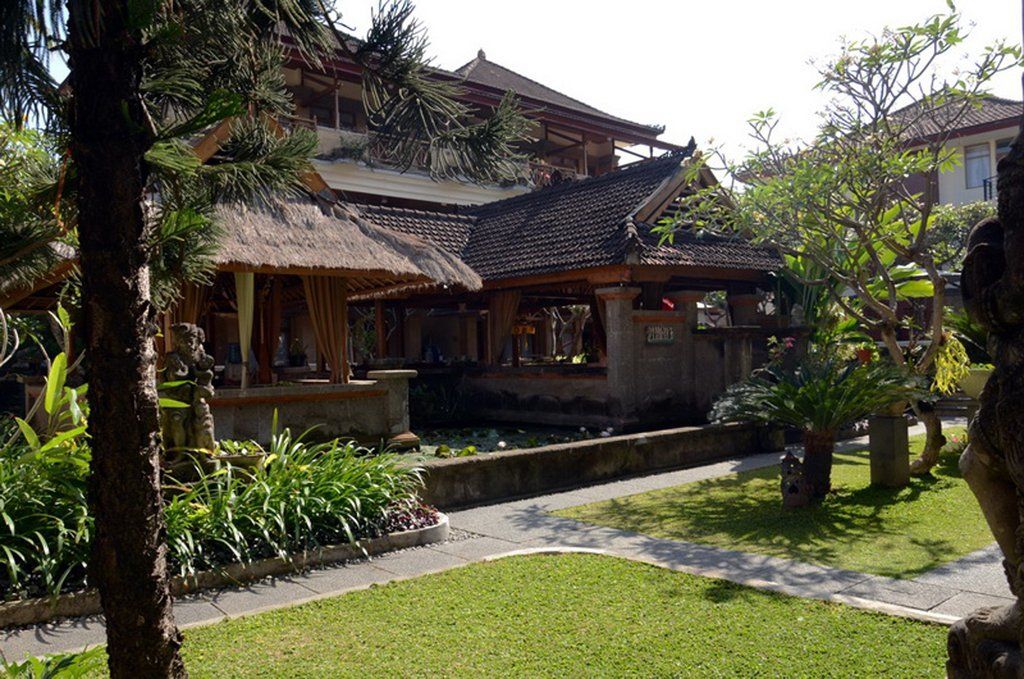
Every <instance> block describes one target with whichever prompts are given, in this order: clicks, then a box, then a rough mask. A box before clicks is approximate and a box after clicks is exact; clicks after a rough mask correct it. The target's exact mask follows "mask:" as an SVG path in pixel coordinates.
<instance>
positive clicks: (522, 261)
mask: <svg viewBox="0 0 1024 679" xmlns="http://www.w3.org/2000/svg"><path fill="white" fill-rule="evenodd" d="M681 161H682V157H681V156H680V155H679V154H667V155H665V156H662V157H660V158H656V159H654V160H648V161H644V162H639V163H633V164H632V165H628V166H626V167H624V168H623V169H621V170H618V171H615V172H609V173H606V174H603V175H600V176H598V177H593V178H590V179H584V180H581V181H576V182H566V183H563V184H558V185H556V186H552V187H549V188H544V189H541V190H539V191H534V192H533V193H527V194H523V195H521V196H516V197H514V198H506V199H505V200H500V201H496V202H494V203H486V204H484V205H480V206H477V207H474V208H471V209H470V210H468V211H467V212H469V213H470V214H473V215H475V216H476V217H477V218H478V221H477V225H476V226H475V227H474V229H473V232H472V234H471V236H470V239H469V243H468V245H467V246H466V249H465V251H464V253H463V259H464V260H465V261H466V263H468V264H469V265H470V266H471V267H473V269H474V270H476V272H477V273H479V274H480V276H481V277H482V278H485V279H495V278H515V277H519V276H530V275H535V274H542V273H550V272H554V271H564V270H571V269H583V268H589V267H594V266H604V265H607V264H623V263H625V262H626V259H627V255H628V251H629V250H628V249H629V246H630V244H629V236H628V233H627V231H626V218H627V217H629V216H630V215H632V214H633V213H634V212H635V211H636V210H637V209H639V208H640V207H641V206H642V205H643V204H644V203H646V202H647V199H648V198H649V197H650V196H651V194H653V193H654V192H655V191H656V190H657V189H658V188H659V187H660V186H661V185H662V183H663V182H665V181H666V180H668V179H670V178H671V177H673V176H675V175H676V173H677V172H679V166H680V163H681Z"/></svg>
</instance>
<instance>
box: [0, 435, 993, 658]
mask: <svg viewBox="0 0 1024 679" xmlns="http://www.w3.org/2000/svg"><path fill="white" fill-rule="evenodd" d="M962 423H963V422H962V421H961V422H960V424H962ZM951 424H956V422H955V421H951ZM921 432H923V428H921V427H920V426H918V427H914V428H912V429H911V434H916V433H921ZM866 443H867V439H866V437H864V438H861V439H854V440H851V441H847V442H844V443H843V444H841V449H858V448H859V449H862V448H863V446H864V445H865V444H866ZM778 459H779V455H778V454H777V453H770V454H763V455H756V456H752V457H746V458H740V459H733V460H724V461H721V462H716V463H713V464H708V465H703V466H700V467H694V468H691V469H683V470H679V471H673V472H668V473H663V474H654V475H650V476H644V477H638V478H632V479H625V480H621V481H614V482H611V483H604V484H600V485H595V486H588V487H585V488H578V489H575V490H571V491H567V492H562V493H553V494H550V495H544V496H541V497H534V498H528V499H523V500H515V501H512V502H505V503H501V504H496V505H489V506H485V507H477V508H473V509H467V510H462V511H457V512H453V513H451V514H450V515H449V518H450V521H451V526H452V528H453V534H454V535H453V539H452V540H450V541H448V542H445V543H442V544H436V545H430V546H427V547H421V548H416V549H410V550H404V551H400V552H393V553H390V554H386V555H383V556H380V557H376V558H373V559H370V560H365V561H360V562H357V563H350V564H346V565H342V566H335V567H330V568H325V569H321V570H315V571H311V572H308V573H304V574H300V575H295V576H293V577H288V578H276V579H271V580H265V581H262V582H259V583H256V584H253V585H252V586H250V587H247V588H245V589H233V590H224V591H219V592H207V593H201V594H197V595H195V596H191V597H187V598H183V599H180V600H178V601H176V602H175V606H174V609H175V611H174V612H175V617H176V619H177V621H178V623H179V625H181V626H182V627H184V628H187V627H190V626H195V625H204V624H210V623H213V622H217V621H219V620H223V619H225V618H233V617H237V616H241V615H249V614H252V613H257V612H260V611H265V610H270V609H274V608H281V607H286V606H294V605H297V604H300V603H303V602H305V601H311V600H314V599H319V598H324V597H328V596H336V595H339V594H342V593H344V592H347V591H351V590H355V589H362V588H365V587H369V586H371V585H374V584H381V583H385V582H390V581H393V580H400V579H404V578H411V577H417V576H420V575H424V574H427V573H433V572H437V571H442V570H447V569H449V568H454V567H457V566H461V565H464V564H467V563H470V562H473V561H479V560H483V559H489V558H497V557H501V556H506V555H508V554H513V553H516V554H519V553H523V552H529V551H536V552H545V551H565V550H593V551H599V552H602V553H607V554H612V555H615V556H621V557H625V558H629V559H635V560H639V561H644V562H648V563H652V564H656V565H658V566H662V567H665V568H671V569H675V570H679V571H684V572H687V573H693V574H697V575H703V576H708V577H716V578H722V579H725V580H730V581H732V582H736V583H739V584H743V585H748V586H751V587H756V588H759V589H766V590H773V591H778V592H783V593H785V594H790V595H794V596H801V597H806V598H814V599H824V600H830V601H836V602H840V603H844V604H847V605H853V606H857V607H861V608H867V609H872V610H877V611H880V612H884V613H889V614H893V615H901V616H907V617H912V618H916V619H921V620H929V621H933V622H939V623H945V624H948V623H951V622H952V621H953V620H955V619H957V618H959V617H962V616H963V615H964V614H966V613H967V612H969V611H971V610H973V609H975V608H977V607H979V606H982V605H989V604H1002V603H1008V602H1010V601H1012V599H1011V595H1010V592H1009V589H1008V587H1007V585H1006V581H1005V578H1004V577H1003V570H1002V566H1001V557H1000V554H999V550H998V549H996V548H995V547H994V546H991V547H987V548H985V549H982V550H979V551H977V552H974V553H972V554H969V555H968V556H966V557H964V558H962V559H960V560H958V561H955V562H953V563H950V564H947V565H945V566H942V567H940V568H937V569H935V570H933V571H930V572H928V573H926V574H924V575H922V576H920V577H918V578H916V579H913V580H895V579H892V578H886V577H882V576H877V575H868V574H865V573H857V572H853V571H846V570H840V569H836V568H830V567H827V566H818V565H811V564H806V563H801V562H796V561H790V560H786V559H781V558H777V557H771V556H764V555H758V554H750V553H746V552H739V551H733V550H728V549H720V548H716V547H709V546H704V545H698V544H694V543H688V542H680V541H675V540H666V539H660V538H653V537H650V536H646V535H641V534H638V533H632V532H628V531H622V530H616V529H612V528H604V527H598V526H591V525H587V524H584V523H581V522H578V521H574V520H572V519H565V518H561V517H557V516H552V515H551V514H550V512H552V511H554V510H557V509H562V508H565V507H573V506H576V505H581V504H588V503H591V502H597V501H601V500H608V499H612V498H616V497H623V496H626V495H633V494H636V493H642V492H646V491H649V490H655V489H659V488H668V487H672V486H677V485H681V484H684V483H690V482H693V481H699V480H703V479H709V478H714V477H717V476H722V475H725V474H731V473H734V472H738V471H743V470H746V469H756V468H760V467H765V466H767V465H771V464H776V463H777V462H778ZM103 641H104V629H103V622H102V619H100V618H98V617H93V618H85V619H81V620H74V621H66V622H60V623H55V624H46V625H38V626H35V627H30V628H25V629H20V630H13V631H3V632H0V654H2V655H3V656H4V657H6V658H7V659H9V660H20V659H22V658H24V657H25V656H26V655H28V654H31V655H41V654H44V653H56V652H64V651H70V650H76V649H80V648H82V647H84V646H92V645H96V644H100V643H103Z"/></svg>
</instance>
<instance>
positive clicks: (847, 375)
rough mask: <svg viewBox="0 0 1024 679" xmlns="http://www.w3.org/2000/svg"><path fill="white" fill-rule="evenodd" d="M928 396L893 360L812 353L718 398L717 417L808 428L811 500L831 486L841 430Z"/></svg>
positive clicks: (714, 415)
mask: <svg viewBox="0 0 1024 679" xmlns="http://www.w3.org/2000/svg"><path fill="white" fill-rule="evenodd" d="M925 395H926V391H925V390H923V389H922V388H921V387H920V386H919V385H918V383H917V382H916V381H915V380H914V379H913V378H912V377H910V376H909V375H908V374H907V373H906V372H905V371H904V370H902V369H901V368H899V367H897V366H895V365H893V364H892V363H888V362H882V361H872V362H870V363H867V364H861V363H860V362H859V361H857V362H852V363H844V362H840V361H837V360H835V359H825V360H822V359H817V358H809V359H807V360H806V361H805V362H804V363H802V364H801V365H799V366H797V367H796V368H794V369H786V368H783V367H781V366H779V365H771V366H768V367H766V368H764V369H762V370H760V371H758V372H757V373H755V374H754V375H753V376H752V377H751V378H750V379H748V380H746V381H744V382H740V383H739V384H734V385H733V386H731V387H729V389H727V390H726V392H725V393H724V394H723V395H722V396H721V397H720V398H719V399H718V401H716V402H715V405H714V408H713V409H712V411H711V419H712V421H715V422H730V421H754V422H764V423H767V424H775V425H780V424H781V425H787V426H791V427H796V428H797V429H799V430H800V431H801V432H802V433H803V444H804V459H803V474H804V477H805V481H806V483H807V487H808V491H809V493H810V497H811V501H812V502H821V500H823V499H824V498H825V496H826V495H827V494H828V492H829V490H831V475H832V453H833V451H834V450H835V443H836V434H837V433H838V432H839V431H840V430H841V429H842V428H843V427H846V426H848V425H849V424H851V423H853V422H855V421H857V420H859V419H861V418H864V417H867V416H868V415H870V414H871V413H874V412H878V411H880V410H882V409H884V408H886V407H888V406H889V405H891V404H893V403H899V402H904V401H909V400H913V399H917V398H922V397H924V396H925Z"/></svg>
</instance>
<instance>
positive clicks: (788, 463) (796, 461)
mask: <svg viewBox="0 0 1024 679" xmlns="http://www.w3.org/2000/svg"><path fill="white" fill-rule="evenodd" d="M780 466H781V467H782V481H781V486H782V506H783V507H806V506H807V505H808V504H810V502H811V486H810V484H809V483H808V482H807V479H806V477H805V476H804V463H803V462H801V461H800V458H798V457H797V456H796V455H794V454H793V453H786V456H785V457H783V458H782V462H781V464H780Z"/></svg>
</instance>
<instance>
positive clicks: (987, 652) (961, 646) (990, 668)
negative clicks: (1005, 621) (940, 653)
mask: <svg viewBox="0 0 1024 679" xmlns="http://www.w3.org/2000/svg"><path fill="white" fill-rule="evenodd" d="M946 651H947V653H948V659H947V660H946V677H948V679H1018V677H1020V676H1021V658H1020V645H1019V644H1016V643H1013V642H1007V641H995V640H992V639H976V638H973V636H972V635H971V634H970V632H969V631H968V628H967V623H966V620H957V621H956V622H955V623H953V626H952V627H950V628H949V636H948V637H947V639H946Z"/></svg>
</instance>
